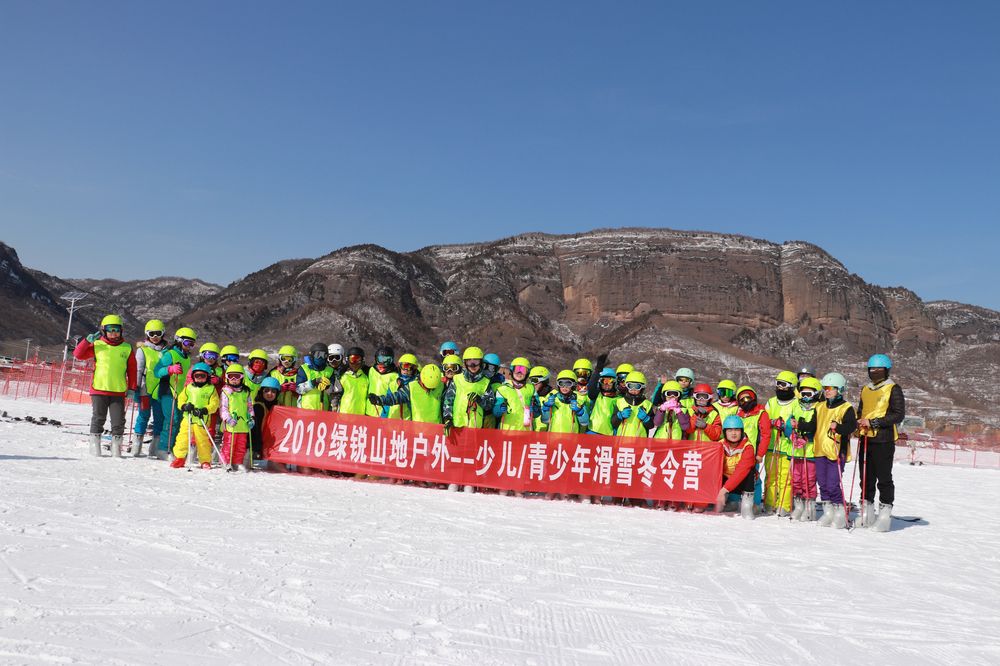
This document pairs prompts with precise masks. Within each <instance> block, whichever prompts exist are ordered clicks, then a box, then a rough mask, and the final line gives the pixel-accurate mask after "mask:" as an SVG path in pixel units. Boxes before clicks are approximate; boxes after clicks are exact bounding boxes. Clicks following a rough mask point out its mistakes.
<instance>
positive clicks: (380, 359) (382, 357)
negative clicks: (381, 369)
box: [375, 354, 392, 365]
mask: <svg viewBox="0 0 1000 666" xmlns="http://www.w3.org/2000/svg"><path fill="white" fill-rule="evenodd" d="M375 362H376V363H378V364H380V365H389V364H390V363H392V357H391V356H387V355H386V354H379V355H378V356H376V357H375Z"/></svg>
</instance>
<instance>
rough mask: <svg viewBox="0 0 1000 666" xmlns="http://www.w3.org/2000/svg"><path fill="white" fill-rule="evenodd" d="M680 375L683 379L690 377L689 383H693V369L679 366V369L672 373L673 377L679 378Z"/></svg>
mask: <svg viewBox="0 0 1000 666" xmlns="http://www.w3.org/2000/svg"><path fill="white" fill-rule="evenodd" d="M681 377H684V378H685V379H690V380H691V383H692V384H693V383H694V370H692V369H691V368H681V369H680V370H678V371H677V372H675V373H674V379H680V378H681Z"/></svg>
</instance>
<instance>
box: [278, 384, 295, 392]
mask: <svg viewBox="0 0 1000 666" xmlns="http://www.w3.org/2000/svg"><path fill="white" fill-rule="evenodd" d="M295 386H296V384H295V382H285V383H284V384H282V385H281V390H282V391H294V390H295Z"/></svg>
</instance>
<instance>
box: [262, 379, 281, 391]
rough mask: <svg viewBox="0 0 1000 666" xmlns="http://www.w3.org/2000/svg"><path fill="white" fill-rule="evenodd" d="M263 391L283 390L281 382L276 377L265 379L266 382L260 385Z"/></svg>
mask: <svg viewBox="0 0 1000 666" xmlns="http://www.w3.org/2000/svg"><path fill="white" fill-rule="evenodd" d="M260 387H261V388H262V389H266V388H269V389H274V390H275V391H280V390H281V382H279V381H278V380H277V379H275V378H274V377H264V381H262V382H261V383H260Z"/></svg>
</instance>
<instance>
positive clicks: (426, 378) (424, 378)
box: [420, 356, 458, 391]
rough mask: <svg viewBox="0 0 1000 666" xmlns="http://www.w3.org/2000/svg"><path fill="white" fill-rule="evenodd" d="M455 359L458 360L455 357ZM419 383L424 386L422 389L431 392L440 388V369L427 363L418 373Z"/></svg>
mask: <svg viewBox="0 0 1000 666" xmlns="http://www.w3.org/2000/svg"><path fill="white" fill-rule="evenodd" d="M455 358H458V357H457V356H456V357H455ZM420 383H421V384H423V385H424V388H426V389H428V390H430V391H433V390H434V389H436V388H437V387H438V386H441V368H439V367H437V366H436V365H434V364H433V363H429V364H427V365H425V366H424V367H423V369H422V370H421V371H420Z"/></svg>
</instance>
